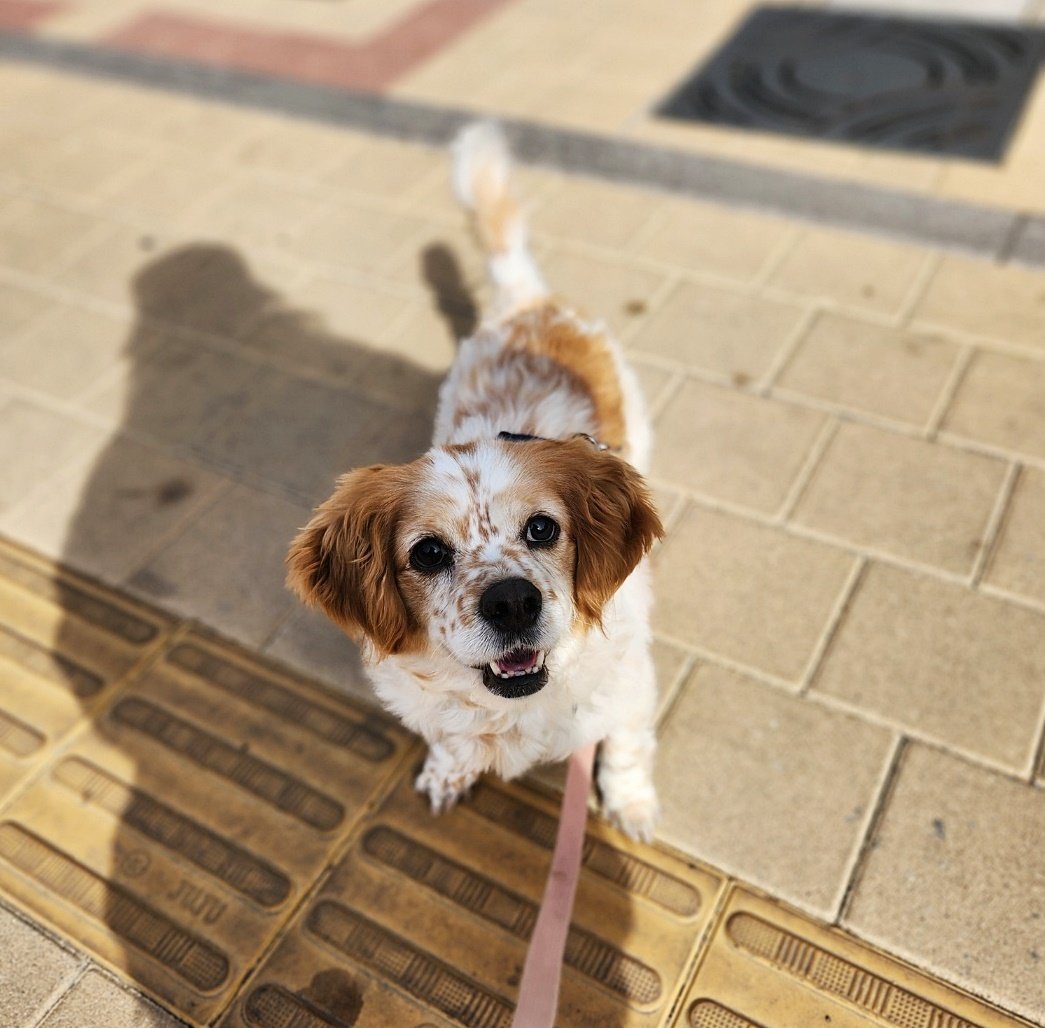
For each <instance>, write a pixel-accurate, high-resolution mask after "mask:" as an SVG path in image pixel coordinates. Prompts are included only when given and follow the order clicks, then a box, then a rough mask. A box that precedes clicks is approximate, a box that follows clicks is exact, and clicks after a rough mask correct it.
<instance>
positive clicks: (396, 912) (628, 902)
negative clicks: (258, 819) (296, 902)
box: [223, 776, 724, 1028]
mask: <svg viewBox="0 0 1045 1028" xmlns="http://www.w3.org/2000/svg"><path fill="white" fill-rule="evenodd" d="M556 824H557V808H556V806H555V805H554V804H550V803H548V802H547V801H545V800H544V799H543V798H542V797H540V796H538V795H536V794H534V793H531V792H529V791H528V790H525V789H523V788H519V787H516V786H508V785H504V784H502V783H496V782H484V783H482V784H480V785H479V786H478V787H477V788H476V789H475V791H474V792H473V794H472V795H471V796H470V797H469V798H468V799H467V800H465V801H463V802H462V803H461V804H460V805H459V806H458V807H457V808H456V809H455V810H454V811H452V812H451V813H449V814H446V815H443V816H442V817H438V818H437V817H433V816H432V815H431V813H430V812H429V810H428V807H427V804H426V802H425V801H424V800H423V799H422V798H421V797H420V796H418V795H417V794H416V793H415V792H414V790H413V786H412V782H411V781H410V778H409V776H405V777H404V779H403V781H402V782H401V783H400V784H399V786H398V787H397V789H396V790H395V792H394V793H393V794H391V795H390V796H389V798H388V799H387V800H386V801H385V803H384V804H383V806H382V807H381V808H380V809H379V810H377V811H376V812H375V813H374V814H373V815H372V816H371V817H369V818H368V819H367V821H366V822H365V823H364V824H363V826H362V827H361V829H360V831H359V833H358V834H357V835H356V837H355V839H354V841H353V844H352V846H351V848H350V850H349V851H348V853H347V854H346V855H345V857H344V858H343V859H342V860H341V861H340V863H339V864H338V866H337V867H336V868H335V869H334V872H333V873H332V875H331V876H330V878H329V879H328V880H327V882H326V883H325V884H324V886H323V888H322V890H321V891H320V893H319V894H318V895H317V896H316V897H315V898H314V899H313V900H312V901H311V902H310V903H309V905H308V906H307V907H306V908H305V909H304V910H303V911H302V913H301V915H300V917H299V918H298V920H297V922H296V923H295V925H294V926H293V928H292V929H291V930H290V931H289V932H288V933H287V934H286V936H285V937H284V939H283V940H282V941H281V942H280V944H279V945H278V946H277V948H276V949H275V950H274V952H273V954H272V956H271V957H270V959H269V960H268V961H266V962H265V963H264V964H263V965H262V966H261V968H259V969H258V971H257V972H255V974H254V975H253V977H252V978H251V979H250V981H249V982H248V983H247V984H246V985H245V986H244V988H243V989H242V990H241V992H240V997H239V999H238V1000H237V1001H236V1004H235V1005H234V1007H233V1009H232V1010H231V1011H230V1014H229V1016H228V1018H227V1019H226V1020H225V1021H224V1022H223V1024H225V1025H226V1026H228V1028H231V1026H238V1028H287V1026H291V1025H293V1026H295V1028H298V1026H301V1028H306V1026H316V1028H319V1026H326V1025H340V1024H352V1025H359V1026H370V1025H372V1026H379V1025H380V1026H384V1025H393V1024H394V1025H397V1026H398V1025H402V1026H418V1025H468V1026H473V1028H498V1026H508V1025H510V1023H511V1018H512V1011H513V1009H514V1004H515V997H516V990H517V987H518V982H519V976H520V974H521V972H522V965H523V961H524V960H525V956H526V943H527V940H528V939H529V936H530V934H531V932H532V931H533V926H534V922H535V920H536V916H537V908H538V904H539V902H540V898H541V895H542V892H543V890H544V884H545V877H546V875H547V872H548V865H549V862H550V857H551V847H552V845H553V843H554V839H555V829H556ZM589 828H590V830H589V833H588V836H587V838H586V841H585V848H584V862H583V872H582V875H581V881H580V885H579V887H578V892H577V903H576V908H575V910H574V918H573V925H572V927H571V929H570V934H569V938H568V940H567V944H566V961H565V969H564V973H563V985H562V996H561V1002H560V1008H559V1018H558V1020H557V1024H560V1025H564V1026H568V1025H607V1024H613V1025H635V1026H639V1025H643V1026H645V1025H659V1024H663V1023H665V1021H666V1019H667V1017H668V1015H669V1012H670V1010H671V1005H672V1001H673V999H675V998H677V996H678V992H679V988H680V984H681V981H682V978H683V976H684V974H685V972H686V969H687V966H688V963H689V961H690V960H691V958H692V956H693V954H694V952H695V950H696V947H697V945H698V943H699V940H700V938H701V936H702V935H703V933H704V931H705V929H706V927H707V925H708V923H709V921H710V920H711V918H712V917H713V915H714V910H715V907H716V903H717V898H718V896H719V894H720V892H721V890H722V888H723V887H724V879H723V878H722V877H720V876H718V875H715V874H714V873H712V872H708V871H706V870H704V869H702V868H698V867H696V866H694V865H693V864H690V863H687V862H685V861H683V860H680V859H678V858H676V857H674V856H672V855H670V854H668V853H665V852H663V851H661V850H658V849H655V848H653V847H645V846H637V845H635V844H633V843H631V842H630V841H628V840H627V839H625V838H624V837H623V836H620V835H619V834H618V833H616V832H614V831H612V830H611V829H609V828H607V827H605V826H604V825H602V823H601V822H592V823H591V824H590V825H589ZM348 1012H350V1013H351V1016H348Z"/></svg>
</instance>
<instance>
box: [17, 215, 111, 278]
mask: <svg viewBox="0 0 1045 1028" xmlns="http://www.w3.org/2000/svg"><path fill="white" fill-rule="evenodd" d="M104 224H105V223H104V222H103V221H101V220H100V219H98V218H96V217H94V216H93V215H90V214H84V213H81V212H80V211H75V210H71V209H69V208H67V207H62V206H59V205H58V204H52V203H47V202H45V201H41V200H35V199H33V198H31V197H24V198H22V199H21V203H20V204H19V208H18V209H17V210H16V211H14V212H13V214H11V215H9V217H8V218H7V219H6V220H5V223H4V227H3V231H2V232H0V264H5V265H7V266H8V267H11V268H16V269H17V270H19V271H27V272H29V273H30V274H39V275H44V276H48V275H53V274H54V273H55V272H57V271H58V270H59V268H60V267H61V264H62V260H63V258H64V257H66V256H67V254H69V252H70V251H71V250H72V249H73V248H74V247H75V246H76V244H77V243H81V244H82V243H83V242H84V241H85V240H87V239H89V238H90V236H91V233H92V232H97V231H98V230H99V227H100V226H103V225H104Z"/></svg>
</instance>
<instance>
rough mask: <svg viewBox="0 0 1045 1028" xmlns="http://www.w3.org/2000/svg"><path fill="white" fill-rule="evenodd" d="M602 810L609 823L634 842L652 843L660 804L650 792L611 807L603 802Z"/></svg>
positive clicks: (606, 802) (654, 794)
mask: <svg viewBox="0 0 1045 1028" xmlns="http://www.w3.org/2000/svg"><path fill="white" fill-rule="evenodd" d="M618 799H619V798H618ZM603 810H604V812H605V814H606V816H607V817H608V818H609V819H610V821H612V822H613V823H614V824H615V825H616V826H617V827H618V828H619V829H620V830H621V831H622V832H624V834H625V835H627V836H630V837H631V838H632V839H634V840H635V841H636V842H652V841H653V833H654V831H655V830H656V827H657V821H658V820H659V818H660V804H659V803H658V802H657V795H656V793H654V792H653V791H652V790H650V792H649V794H648V795H646V796H641V797H640V796H636V797H634V798H632V799H630V800H625V801H624V802H618V803H616V804H613V805H611V804H610V803H609V802H608V801H603Z"/></svg>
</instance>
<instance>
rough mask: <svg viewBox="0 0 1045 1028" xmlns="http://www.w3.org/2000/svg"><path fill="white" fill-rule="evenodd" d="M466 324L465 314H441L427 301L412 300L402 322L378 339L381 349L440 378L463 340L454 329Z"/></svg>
mask: <svg viewBox="0 0 1045 1028" xmlns="http://www.w3.org/2000/svg"><path fill="white" fill-rule="evenodd" d="M470 322H471V318H470V316H469V315H468V313H467V312H465V313H464V314H463V315H460V316H458V315H457V314H456V313H455V312H454V311H450V312H447V313H444V312H442V311H440V310H438V309H437V308H436V307H434V306H433V305H432V304H431V303H429V302H426V301H421V300H418V301H414V302H412V303H411V304H410V305H409V313H408V314H407V316H406V320H405V321H400V323H399V324H398V326H397V327H396V328H395V329H394V330H393V331H392V333H391V334H390V335H386V336H385V337H384V338H383V339H382V341H381V348H382V350H383V351H384V352H385V353H388V354H395V355H396V356H398V357H401V358H403V359H404V360H408V361H411V362H413V363H415V364H417V365H418V367H420V368H424V369H426V370H428V371H430V372H432V373H433V374H436V375H444V374H445V373H446V371H447V369H448V368H449V367H450V365H451V363H453V359H454V355H455V354H456V353H457V342H458V340H459V339H461V338H464V335H463V334H459V333H458V330H459V329H460V328H462V327H463V326H464V325H465V324H468V323H470Z"/></svg>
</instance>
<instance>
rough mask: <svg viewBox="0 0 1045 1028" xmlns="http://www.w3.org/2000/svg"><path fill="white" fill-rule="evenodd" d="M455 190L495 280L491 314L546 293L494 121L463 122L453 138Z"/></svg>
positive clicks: (504, 145)
mask: <svg viewBox="0 0 1045 1028" xmlns="http://www.w3.org/2000/svg"><path fill="white" fill-rule="evenodd" d="M453 154H454V173H453V178H454V191H455V192H456V194H457V198H458V200H460V201H461V203H462V204H463V205H464V206H465V207H466V208H467V209H468V210H469V211H471V213H472V217H473V219H474V222H475V229H476V232H477V234H478V236H479V240H480V242H481V243H482V244H483V246H484V248H485V249H486V253H487V261H488V263H487V268H488V270H489V274H490V278H491V280H492V281H493V285H494V300H493V306H494V310H493V311H492V312H491V313H492V314H493V316H494V317H505V316H507V315H510V314H512V313H513V312H515V311H517V310H520V309H521V308H525V307H530V306H533V305H534V304H536V303H539V302H540V301H541V300H543V299H544V298H545V297H547V296H548V287H547V286H546V285H545V283H544V279H543V278H542V277H541V273H540V271H538V270H537V265H536V264H535V263H534V260H533V257H532V256H531V255H530V250H529V247H528V246H527V234H526V220H525V218H524V217H523V212H522V210H521V208H520V206H519V202H518V200H516V198H515V194H514V192H513V190H512V186H511V166H512V165H511V159H510V158H509V156H508V144H507V142H506V140H505V138H504V133H503V132H502V131H501V129H500V127H499V126H498V125H496V124H495V123H494V122H492V121H477V122H473V123H472V124H470V125H467V126H465V128H463V129H462V130H461V132H460V133H459V134H458V136H457V139H455V140H454V145H453Z"/></svg>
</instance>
